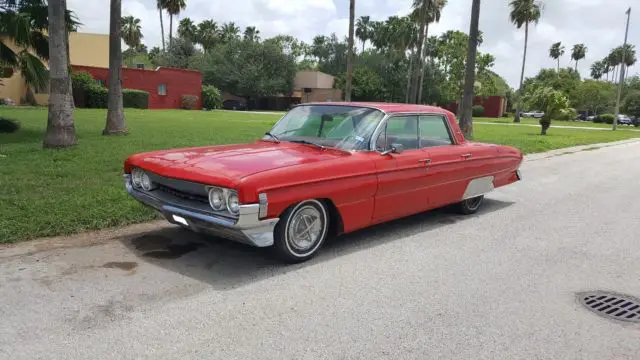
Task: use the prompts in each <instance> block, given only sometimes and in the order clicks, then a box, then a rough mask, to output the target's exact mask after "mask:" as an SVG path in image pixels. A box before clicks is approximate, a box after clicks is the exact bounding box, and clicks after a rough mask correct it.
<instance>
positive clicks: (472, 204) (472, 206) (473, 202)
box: [465, 196, 484, 211]
mask: <svg viewBox="0 0 640 360" xmlns="http://www.w3.org/2000/svg"><path fill="white" fill-rule="evenodd" d="M482 199H484V196H477V197H474V198H471V199H467V200H465V201H466V202H467V207H468V208H469V210H471V211H476V210H478V208H479V207H480V204H482Z"/></svg>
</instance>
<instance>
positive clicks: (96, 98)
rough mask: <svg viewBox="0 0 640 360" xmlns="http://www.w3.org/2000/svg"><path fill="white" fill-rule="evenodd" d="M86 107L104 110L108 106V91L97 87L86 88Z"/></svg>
mask: <svg viewBox="0 0 640 360" xmlns="http://www.w3.org/2000/svg"><path fill="white" fill-rule="evenodd" d="M85 92H86V96H87V107H88V108H93V109H106V108H107V105H108V98H109V90H108V89H107V88H104V87H101V86H99V85H94V86H90V87H88V88H87V89H86V90H85Z"/></svg>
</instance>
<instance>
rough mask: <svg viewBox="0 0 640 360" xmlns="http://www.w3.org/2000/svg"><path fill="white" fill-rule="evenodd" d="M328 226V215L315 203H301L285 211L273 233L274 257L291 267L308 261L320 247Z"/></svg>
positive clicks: (323, 207)
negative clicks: (290, 264)
mask: <svg viewBox="0 0 640 360" xmlns="http://www.w3.org/2000/svg"><path fill="white" fill-rule="evenodd" d="M316 221H317V223H316ZM329 224H330V218H329V211H328V210H327V207H326V206H325V205H324V204H323V203H322V202H320V201H318V200H305V201H302V202H300V203H298V204H296V205H295V206H292V207H290V208H288V209H287V210H286V211H285V212H284V213H283V214H282V216H281V217H280V221H278V225H276V228H275V229H274V231H273V235H274V243H273V249H274V251H275V253H276V256H277V257H278V258H280V259H281V260H282V261H284V262H287V263H292V264H295V263H301V262H304V261H307V260H309V259H311V258H312V257H314V256H315V255H316V254H317V253H318V250H319V249H320V248H321V247H322V244H324V241H325V240H326V238H327V235H328V233H329ZM296 235H297V236H296Z"/></svg>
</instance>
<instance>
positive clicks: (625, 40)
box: [613, 8, 631, 131]
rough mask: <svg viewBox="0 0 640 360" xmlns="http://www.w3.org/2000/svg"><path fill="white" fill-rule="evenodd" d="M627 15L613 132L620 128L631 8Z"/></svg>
mask: <svg viewBox="0 0 640 360" xmlns="http://www.w3.org/2000/svg"><path fill="white" fill-rule="evenodd" d="M625 14H627V29H626V30H625V32H624V44H623V45H622V63H621V64H620V81H619V82H618V97H617V98H616V117H615V118H614V119H613V130H614V131H615V130H616V127H617V126H618V115H620V95H621V94H622V86H624V70H625V60H626V59H625V56H626V55H627V36H628V35H629V20H631V8H629V10H627V12H626V13H625Z"/></svg>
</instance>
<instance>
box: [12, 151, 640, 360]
mask: <svg viewBox="0 0 640 360" xmlns="http://www.w3.org/2000/svg"><path fill="white" fill-rule="evenodd" d="M585 149H588V150H589V151H586V150H585V151H578V152H574V153H567V154H564V152H565V151H561V152H555V153H551V154H544V155H534V156H532V157H529V158H528V159H527V161H526V162H525V164H524V166H523V176H524V180H523V181H522V182H520V183H518V184H514V185H513V186H510V187H507V188H504V189H500V190H499V191H495V192H494V193H493V194H492V195H491V196H490V198H489V199H488V200H487V202H486V203H485V206H484V208H483V210H482V211H481V212H480V213H479V214H476V215H474V216H470V217H463V216H458V215H453V214H451V213H449V212H447V211H443V210H440V211H434V212H430V213H425V214H421V215H417V216H413V217H410V218H407V219H403V220H400V221H395V222H392V223H388V224H383V225H380V226H377V227H374V228H372V229H368V230H364V231H361V232H358V233H356V234H352V235H349V236H345V237H342V238H339V239H336V240H334V241H332V242H330V243H329V244H327V245H328V246H327V247H326V248H325V249H324V251H323V252H322V254H321V255H320V256H319V257H318V258H316V259H314V260H313V261H311V262H308V263H305V264H300V265H295V266H283V265H280V264H278V263H276V262H274V261H273V260H270V259H269V258H268V257H266V256H264V254H263V253H262V252H261V251H260V250H257V249H253V248H248V247H245V246H241V245H236V244H232V243H228V242H224V241H217V240H213V239H209V238H206V237H201V236H198V235H195V234H191V233H189V232H187V231H184V230H181V229H178V228H175V227H173V226H167V225H166V224H165V223H163V222H156V223H150V224H144V225H138V226H134V227H130V228H126V229H121V230H117V231H107V232H97V233H90V234H84V235H80V236H75V237H71V238H59V239H49V240H44V241H36V242H32V243H28V244H23V245H18V246H14V247H8V248H5V249H3V250H1V251H0V319H1V321H0V358H3V359H12V360H13V359H134V358H135V359H191V358H193V359H204V358H206V359H243V360H244V359H640V342H639V341H638V339H640V324H632V323H617V322H614V321H611V320H607V319H605V318H603V317H600V316H597V315H595V314H593V313H591V312H589V311H587V310H585V309H584V308H583V307H582V306H581V305H580V304H578V302H577V301H576V293H577V292H581V291H587V290H595V289H600V290H612V291H616V292H621V293H626V294H630V295H635V296H637V297H638V296H640V241H639V234H640V222H639V221H638V219H639V214H640V196H639V195H638V189H637V184H638V179H639V178H640V161H639V157H640V143H639V142H637V141H636V142H627V143H626V144H623V145H618V146H609V147H597V146H590V147H586V148H585Z"/></svg>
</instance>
